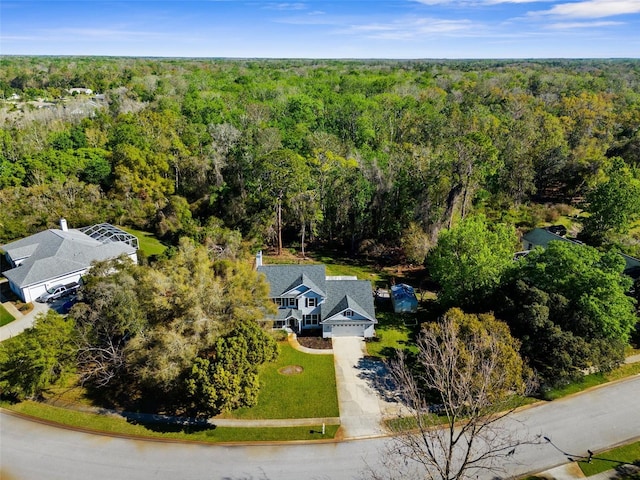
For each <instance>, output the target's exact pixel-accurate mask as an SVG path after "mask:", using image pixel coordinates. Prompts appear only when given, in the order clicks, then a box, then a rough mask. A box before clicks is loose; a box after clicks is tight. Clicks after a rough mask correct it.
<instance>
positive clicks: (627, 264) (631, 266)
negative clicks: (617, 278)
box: [620, 253, 640, 278]
mask: <svg viewBox="0 0 640 480" xmlns="http://www.w3.org/2000/svg"><path fill="white" fill-rule="evenodd" d="M620 255H622V257H623V258H624V273H625V274H627V275H629V276H630V277H631V278H639V277H640V259H637V258H635V257H632V256H630V255H625V254H624V253H621V254H620Z"/></svg>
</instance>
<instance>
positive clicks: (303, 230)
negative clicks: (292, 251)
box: [300, 221, 307, 258]
mask: <svg viewBox="0 0 640 480" xmlns="http://www.w3.org/2000/svg"><path fill="white" fill-rule="evenodd" d="M306 227H307V224H306V222H304V221H303V222H302V232H301V233H300V246H301V250H302V258H306V255H305V253H304V235H305V233H306V230H307V229H306Z"/></svg>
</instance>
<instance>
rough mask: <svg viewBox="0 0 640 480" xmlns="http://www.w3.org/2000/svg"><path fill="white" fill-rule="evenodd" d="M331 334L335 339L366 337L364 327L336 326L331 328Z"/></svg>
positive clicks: (351, 325)
mask: <svg viewBox="0 0 640 480" xmlns="http://www.w3.org/2000/svg"><path fill="white" fill-rule="evenodd" d="M331 333H332V335H333V336H334V337H364V325H358V324H355V323H352V324H345V325H334V326H333V327H331Z"/></svg>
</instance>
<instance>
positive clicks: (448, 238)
mask: <svg viewBox="0 0 640 480" xmlns="http://www.w3.org/2000/svg"><path fill="white" fill-rule="evenodd" d="M515 244H516V235H515V230H514V229H513V228H510V227H508V226H506V225H501V224H497V225H494V226H493V227H490V226H489V225H488V224H487V220H486V218H484V217H483V216H480V215H477V216H470V217H467V218H465V219H463V220H462V221H460V223H459V224H458V225H456V226H455V227H453V228H451V229H446V230H442V231H441V232H440V235H439V236H438V243H437V245H436V246H435V248H434V249H433V250H432V251H431V252H430V254H429V256H428V259H427V262H428V265H429V271H430V273H431V275H432V276H433V278H434V279H435V280H436V281H437V282H438V283H439V284H440V286H441V287H442V290H441V292H440V294H439V296H440V300H441V301H442V303H444V304H447V305H456V304H457V305H465V304H466V305H473V304H474V303H477V302H478V301H479V300H480V299H482V298H484V297H486V296H487V295H490V294H491V293H492V292H493V290H494V289H495V288H496V287H497V286H498V285H499V283H500V281H501V278H502V275H503V273H504V272H505V271H506V270H507V269H508V268H509V267H510V266H511V264H512V262H513V254H514V246H515Z"/></svg>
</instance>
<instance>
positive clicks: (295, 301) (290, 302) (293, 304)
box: [287, 298, 298, 308]
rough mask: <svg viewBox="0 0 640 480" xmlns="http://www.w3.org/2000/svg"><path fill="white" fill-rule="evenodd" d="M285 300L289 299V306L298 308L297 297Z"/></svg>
mask: <svg viewBox="0 0 640 480" xmlns="http://www.w3.org/2000/svg"><path fill="white" fill-rule="evenodd" d="M287 300H289V306H290V307H294V308H298V300H297V299H295V298H289V299H287Z"/></svg>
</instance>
